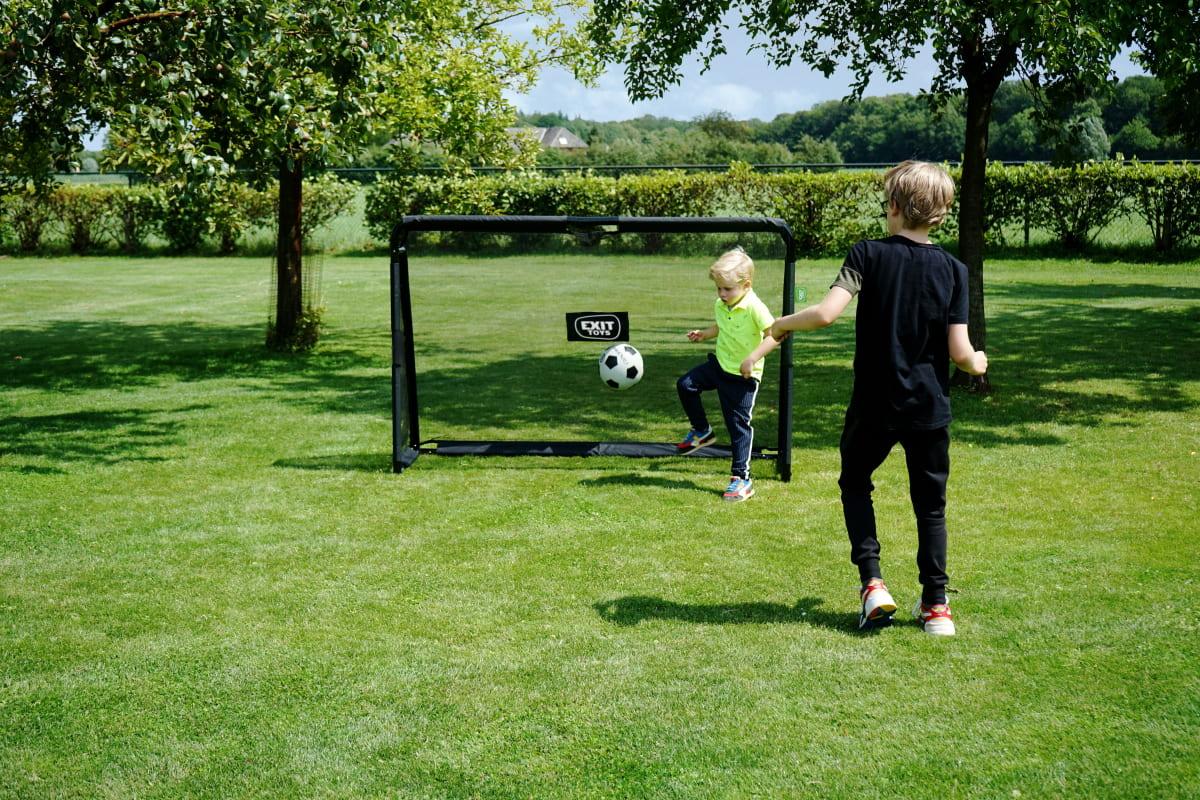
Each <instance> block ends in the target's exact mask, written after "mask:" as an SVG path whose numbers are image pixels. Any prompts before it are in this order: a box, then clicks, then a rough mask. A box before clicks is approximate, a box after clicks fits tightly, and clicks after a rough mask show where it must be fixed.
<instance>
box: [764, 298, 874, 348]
mask: <svg viewBox="0 0 1200 800" xmlns="http://www.w3.org/2000/svg"><path fill="white" fill-rule="evenodd" d="M853 299H854V295H852V294H850V293H849V292H848V291H846V290H845V289H843V288H842V287H841V286H834V287H833V288H832V289H830V290H829V292H828V293H827V294H826V295H825V297H824V299H823V300H821V302H819V303H817V304H816V305H813V306H809V307H808V308H805V309H802V310H800V311H797V312H796V313H795V314H788V315H787V316H786V317H780V318H779V319H777V320H775V324H774V325H772V326H771V336H773V337H774V338H776V339H779V340H782V339H784V338H786V337H787V335H788V334H789V333H791V332H792V331H815V330H816V329H817V328H824V327H827V326H829V325H832V324H833V321H834V320H835V319H837V318H838V317H840V316H841V315H842V312H843V311H845V310H846V306H848V305H850V301H851V300H853Z"/></svg>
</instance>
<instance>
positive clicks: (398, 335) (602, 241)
mask: <svg viewBox="0 0 1200 800" xmlns="http://www.w3.org/2000/svg"><path fill="white" fill-rule="evenodd" d="M735 246H738V247H741V248H742V249H744V250H745V251H746V252H747V253H748V254H749V255H750V256H751V257H752V258H753V260H754V262H755V275H754V284H753V286H754V291H755V293H756V294H757V295H758V296H759V298H760V299H762V301H763V302H764V303H766V305H767V307H768V308H769V309H770V310H771V312H772V314H774V315H775V316H780V315H783V314H788V313H791V312H792V311H793V310H794V302H793V301H794V296H795V277H794V272H795V245H794V241H793V239H792V234H791V231H790V230H789V229H788V227H787V225H786V224H785V223H784V222H782V221H780V220H776V219H767V218H731V217H688V218H657V217H513V216H507V217H506V216H413V217H405V218H404V219H403V220H402V221H401V222H400V223H399V224H398V225H397V226H396V227H395V229H394V230H393V232H392V237H391V317H392V465H393V469H394V470H395V471H396V472H400V471H402V470H404V469H406V468H407V467H409V466H411V465H412V464H413V463H414V462H415V461H416V460H417V458H418V457H419V456H420V455H422V454H436V455H459V456H462V455H473V456H576V457H581V456H624V457H641V458H647V457H657V456H675V455H677V450H676V447H675V442H677V441H679V440H680V439H681V438H682V437H683V435H684V434H685V433H686V432H687V430H688V427H689V426H688V421H687V417H686V416H685V415H684V413H683V410H682V408H681V406H680V403H679V398H678V394H677V391H676V386H675V383H676V380H677V379H678V378H679V377H680V376H682V375H683V374H684V373H685V372H687V371H688V370H689V369H690V368H692V367H693V366H696V365H697V364H700V363H701V362H703V361H704V360H705V359H706V358H707V355H708V353H711V352H712V351H713V346H714V342H711V341H709V342H703V343H693V342H689V341H688V339H687V335H686V334H687V332H688V331H689V330H693V329H698V328H707V327H709V326H710V325H712V324H713V323H714V313H713V312H714V301H715V300H716V293H715V290H714V287H713V283H712V281H711V280H710V279H709V277H708V267H709V265H710V264H711V263H712V262H713V261H714V260H716V258H717V257H718V256H720V255H721V254H722V253H723V252H725V251H727V250H729V249H731V248H733V247H735ZM621 342H623V343H627V344H629V345H632V346H633V347H634V348H636V349H637V350H638V351H639V353H640V354H641V356H642V359H643V367H644V370H643V374H642V377H641V378H640V380H638V382H637V383H636V384H635V385H633V386H632V387H630V388H627V389H624V390H619V391H618V390H614V389H612V388H609V387H608V386H607V385H605V383H604V382H603V381H602V380H601V376H600V371H599V366H600V365H599V360H600V355H601V354H602V353H603V352H604V351H605V350H606V349H607V348H609V347H611V346H613V345H614V344H617V343H621ZM791 359H792V343H791V340H790V339H788V340H786V341H785V342H784V343H783V344H782V345H781V346H780V347H779V348H777V349H776V350H775V351H774V352H772V353H770V354H769V355H768V356H767V359H766V365H765V370H764V373H763V378H762V381H761V384H760V386H759V390H758V395H757V402H756V404H755V410H754V418H753V426H754V431H755V435H754V446H753V450H752V458H754V459H764V460H770V461H773V462H774V464H775V466H776V472H777V474H778V476H779V477H780V479H782V480H785V481H786V480H789V479H790V477H791V447H790V444H791V436H792V430H791V428H792V424H791V392H792V364H791ZM703 402H704V405H705V409H706V411H707V414H708V417H709V420H710V422H711V423H712V426H713V429H714V430H715V431H717V435H718V443H717V444H716V445H713V446H711V447H706V448H704V449H703V450H699V451H697V452H695V453H693V454H691V455H689V456H688V458H725V459H728V458H729V457H730V451H729V449H728V446H727V445H728V435H727V433H726V431H725V426H724V424H723V421H722V415H721V410H720V405H719V402H718V400H717V397H716V393H715V392H706V393H705V394H704V395H703Z"/></svg>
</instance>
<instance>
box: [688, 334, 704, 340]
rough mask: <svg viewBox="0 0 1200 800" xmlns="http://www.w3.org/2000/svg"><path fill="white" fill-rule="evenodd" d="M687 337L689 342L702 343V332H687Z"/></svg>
mask: <svg viewBox="0 0 1200 800" xmlns="http://www.w3.org/2000/svg"><path fill="white" fill-rule="evenodd" d="M687 337H688V341H689V342H703V341H704V331H688V334H687Z"/></svg>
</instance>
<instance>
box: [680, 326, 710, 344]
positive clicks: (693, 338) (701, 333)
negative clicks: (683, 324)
mask: <svg viewBox="0 0 1200 800" xmlns="http://www.w3.org/2000/svg"><path fill="white" fill-rule="evenodd" d="M687 338H688V341H689V342H704V341H708V340H709V339H715V338H717V326H716V325H709V326H708V327H707V328H704V329H703V330H695V331H688V332H687Z"/></svg>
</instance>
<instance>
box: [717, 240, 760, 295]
mask: <svg viewBox="0 0 1200 800" xmlns="http://www.w3.org/2000/svg"><path fill="white" fill-rule="evenodd" d="M708 277H710V278H712V279H713V280H714V281H717V280H723V281H725V282H726V283H736V284H738V285H739V286H740V285H742V284H744V283H749V282H750V281H753V280H754V259H752V258H750V256H748V255H746V251H745V250H743V249H742V248H740V247H735V248H733V249H732V250H729V251H727V252H725V253H722V254H721V257H720V258H718V259H717V260H716V261H714V262H713V263H712V266H711V267H709V268H708Z"/></svg>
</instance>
